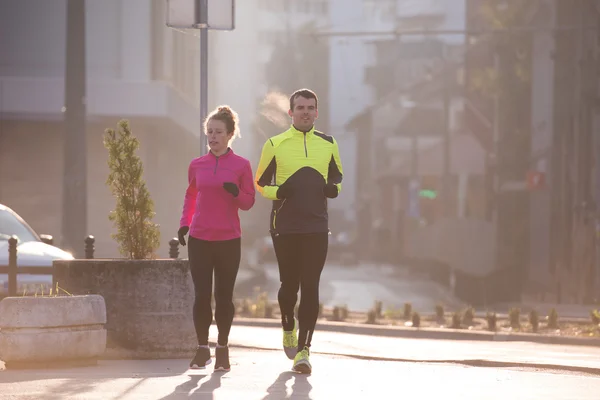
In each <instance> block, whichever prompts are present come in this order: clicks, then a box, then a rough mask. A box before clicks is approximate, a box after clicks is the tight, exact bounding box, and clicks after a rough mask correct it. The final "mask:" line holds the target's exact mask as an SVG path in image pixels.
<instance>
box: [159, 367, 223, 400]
mask: <svg viewBox="0 0 600 400" xmlns="http://www.w3.org/2000/svg"><path fill="white" fill-rule="evenodd" d="M225 374H226V373H225V372H213V373H212V374H210V379H208V380H206V381H204V382H202V384H201V385H200V386H198V383H199V382H200V381H201V380H202V379H204V378H206V377H207V376H208V375H207V374H201V375H193V374H190V375H188V377H189V378H190V379H189V380H188V381H186V382H184V383H182V384H181V385H177V386H176V387H175V389H174V390H173V393H171V394H169V395H167V396H165V397H162V398H160V400H180V399H184V398H186V399H187V398H201V399H207V400H208V399H213V398H214V396H213V393H214V391H215V390H217V389H218V388H220V387H221V378H222V377H223V375H225Z"/></svg>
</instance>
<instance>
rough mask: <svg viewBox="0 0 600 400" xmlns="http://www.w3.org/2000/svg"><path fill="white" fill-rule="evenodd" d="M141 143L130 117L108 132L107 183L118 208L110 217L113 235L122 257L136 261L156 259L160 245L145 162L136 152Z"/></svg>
mask: <svg viewBox="0 0 600 400" xmlns="http://www.w3.org/2000/svg"><path fill="white" fill-rule="evenodd" d="M139 146H140V143H139V141H138V139H137V138H136V137H135V136H133V134H132V133H131V129H130V128H129V122H128V121H127V120H121V121H119V124H118V131H115V130H114V129H107V130H106V131H105V134H104V147H106V149H107V150H108V168H109V170H110V172H109V174H108V178H107V180H106V184H107V185H108V186H109V187H110V190H111V192H112V194H113V196H115V198H116V207H115V209H114V210H113V211H111V212H110V214H109V216H108V219H109V220H110V221H112V222H113V223H114V225H115V227H116V228H117V233H116V234H113V235H112V238H113V239H114V240H116V242H117V243H118V244H119V251H120V253H121V254H122V255H123V256H125V257H128V258H130V259H135V260H142V259H148V258H155V257H156V255H155V251H156V249H158V247H159V245H160V231H159V227H158V225H157V224H155V223H153V222H152V218H153V217H154V215H155V213H154V202H153V201H152V199H151V198H150V193H149V192H148V189H147V188H146V183H145V182H144V180H143V179H142V173H143V167H142V161H141V160H140V158H139V157H138V156H137V154H136V151H137V150H138V148H139Z"/></svg>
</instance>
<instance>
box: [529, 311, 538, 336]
mask: <svg viewBox="0 0 600 400" xmlns="http://www.w3.org/2000/svg"><path fill="white" fill-rule="evenodd" d="M529 323H530V324H531V329H532V330H533V331H534V332H537V331H538V329H539V326H540V317H539V315H538V312H537V311H535V310H531V312H530V313H529Z"/></svg>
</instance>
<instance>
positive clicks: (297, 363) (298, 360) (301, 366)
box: [292, 347, 312, 374]
mask: <svg viewBox="0 0 600 400" xmlns="http://www.w3.org/2000/svg"><path fill="white" fill-rule="evenodd" d="M309 356H310V350H308V347H305V348H304V349H302V351H301V352H300V353H298V354H296V357H295V358H294V366H293V367H292V371H294V372H297V373H299V374H310V373H311V372H312V366H311V365H310V361H309V360H308V358H309Z"/></svg>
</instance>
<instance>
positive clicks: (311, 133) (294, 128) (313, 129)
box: [289, 124, 315, 135]
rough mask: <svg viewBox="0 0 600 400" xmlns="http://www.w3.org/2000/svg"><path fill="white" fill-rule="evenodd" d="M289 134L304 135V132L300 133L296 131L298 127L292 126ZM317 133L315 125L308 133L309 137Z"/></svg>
mask: <svg viewBox="0 0 600 400" xmlns="http://www.w3.org/2000/svg"><path fill="white" fill-rule="evenodd" d="M289 132H290V133H292V134H294V135H295V134H298V135H303V134H304V132H302V131H299V130H298V129H296V127H295V126H294V124H291V125H290V129H289ZM314 133H315V126H314V125H313V126H312V128H310V131H308V132H306V134H307V135H313V134H314Z"/></svg>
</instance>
